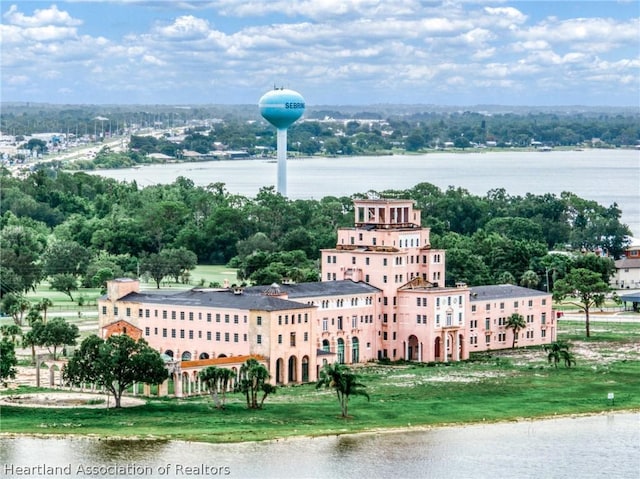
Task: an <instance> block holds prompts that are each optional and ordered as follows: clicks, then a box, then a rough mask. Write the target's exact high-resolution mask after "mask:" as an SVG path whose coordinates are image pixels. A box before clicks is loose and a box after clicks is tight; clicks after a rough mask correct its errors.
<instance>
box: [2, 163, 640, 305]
mask: <svg viewBox="0 0 640 479" xmlns="http://www.w3.org/2000/svg"><path fill="white" fill-rule="evenodd" d="M1 175H2V176H1V179H2V190H1V192H0V200H1V201H0V233H1V237H0V248H1V250H2V263H1V265H0V272H1V279H0V295H2V296H3V297H4V295H6V294H8V293H14V294H21V293H26V292H28V291H30V290H35V288H36V287H37V286H38V284H40V283H41V282H42V281H43V280H45V279H47V280H49V281H50V282H51V284H52V285H55V288H54V289H58V290H60V291H63V292H65V294H68V295H69V296H70V298H71V299H73V296H72V294H73V291H74V290H75V289H77V288H78V287H104V286H105V285H106V281H107V280H109V279H112V278H115V277H123V276H131V277H138V276H140V275H143V274H146V275H148V277H149V278H152V279H153V280H154V281H156V283H157V285H158V286H160V282H161V281H162V280H163V279H164V278H167V277H168V278H173V279H174V280H175V281H176V282H178V281H180V282H187V283H188V282H189V281H190V277H189V271H190V270H192V269H193V268H194V267H195V265H196V264H227V265H230V266H232V267H233V268H236V269H237V270H238V280H239V281H246V282H253V283H258V284H270V283H272V282H274V281H282V279H283V278H289V279H292V280H294V281H314V280H318V279H319V278H318V274H319V264H318V259H319V256H320V250H321V249H323V248H332V247H334V246H335V243H336V229H337V228H339V227H350V226H352V225H353V222H354V213H353V203H352V202H353V199H354V198H365V197H367V196H368V194H370V193H371V192H362V193H354V194H353V195H352V196H350V197H325V198H322V199H320V200H291V199H287V198H285V197H283V196H282V195H280V194H278V193H276V192H275V191H274V188H273V187H267V188H262V189H261V190H260V191H259V193H258V194H257V195H256V197H255V198H247V197H244V196H240V195H235V194H231V193H229V192H228V191H227V190H226V189H225V186H224V184H222V183H213V184H210V185H208V186H205V187H199V186H195V185H194V183H193V182H192V181H191V180H189V179H186V178H183V177H179V178H177V179H176V180H175V181H174V182H173V183H172V184H168V185H153V186H148V187H144V188H140V187H138V185H137V184H136V183H135V181H133V182H119V181H116V180H113V179H108V178H102V177H100V176H95V175H88V174H85V173H68V172H64V171H60V170H55V169H47V168H41V169H38V170H37V171H34V172H32V173H31V174H29V175H28V176H27V177H26V178H15V177H12V176H10V175H9V173H8V171H6V170H2V172H1ZM375 193H376V194H378V195H380V196H381V197H385V198H406V199H412V200H415V202H416V207H417V208H419V209H421V210H422V223H423V226H426V227H430V228H431V240H432V246H433V247H435V248H443V249H446V250H447V278H446V284H447V285H453V284H455V283H456V282H458V281H464V282H466V283H467V284H469V285H479V284H498V283H504V282H511V283H521V282H524V283H526V285H527V286H528V287H532V288H540V289H545V288H549V290H551V289H552V288H551V286H552V282H553V281H554V280H557V279H560V278H562V277H563V276H564V275H566V274H567V273H568V271H569V269H570V265H569V260H568V259H567V258H568V257H567V256H566V255H557V254H549V252H550V251H552V250H562V251H567V250H569V251H573V252H593V251H600V252H604V253H606V254H607V255H608V256H609V257H611V258H618V257H620V255H621V254H622V252H623V251H624V249H625V246H626V245H627V243H628V237H629V236H630V234H631V233H630V231H629V229H628V227H627V226H626V225H624V224H622V223H621V222H620V218H621V211H620V209H619V208H618V207H617V205H616V204H612V205H610V206H602V205H599V204H598V203H596V202H594V201H590V200H585V199H582V198H579V197H578V196H576V195H574V194H572V193H569V192H565V193H562V194H561V195H559V196H557V195H554V194H543V195H533V194H526V195H524V196H512V195H509V194H508V193H507V192H506V191H505V190H503V189H498V190H491V191H489V192H488V193H487V194H486V195H484V196H477V195H473V194H471V193H469V192H468V191H467V190H465V189H462V188H455V187H449V188H448V189H446V190H442V189H440V188H438V187H436V186H434V185H432V184H429V183H420V184H418V185H416V186H414V187H413V188H410V189H407V190H386V191H381V192H375ZM572 261H573V260H572ZM612 268H613V265H612V263H611V265H610V266H609V269H610V271H613V269H612Z"/></svg>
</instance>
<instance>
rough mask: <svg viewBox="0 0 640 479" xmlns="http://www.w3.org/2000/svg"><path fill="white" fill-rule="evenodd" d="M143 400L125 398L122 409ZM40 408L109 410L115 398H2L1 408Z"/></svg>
mask: <svg viewBox="0 0 640 479" xmlns="http://www.w3.org/2000/svg"><path fill="white" fill-rule="evenodd" d="M145 403H146V401H145V400H144V399H141V398H134V397H130V396H123V397H122V398H121V401H120V404H121V406H122V407H134V406H141V405H143V404H145ZM3 405H4V406H19V407H38V408H77V407H82V408H107V407H113V406H114V405H115V401H114V399H113V396H110V395H107V394H92V393H79V392H59V393H58V392H47V393H31V394H10V395H4V396H0V406H3Z"/></svg>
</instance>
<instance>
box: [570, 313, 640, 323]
mask: <svg viewBox="0 0 640 479" xmlns="http://www.w3.org/2000/svg"><path fill="white" fill-rule="evenodd" d="M562 320H566V321H584V320H585V314H584V313H564V314H563V315H562V317H560V318H558V321H562ZM589 322H603V323H635V322H640V313H631V312H630V311H616V312H611V313H600V312H593V311H592V312H591V313H590V314H589Z"/></svg>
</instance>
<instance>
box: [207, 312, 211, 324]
mask: <svg viewBox="0 0 640 479" xmlns="http://www.w3.org/2000/svg"><path fill="white" fill-rule="evenodd" d="M210 322H211V313H207V323H210Z"/></svg>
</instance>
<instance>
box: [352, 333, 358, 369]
mask: <svg viewBox="0 0 640 479" xmlns="http://www.w3.org/2000/svg"><path fill="white" fill-rule="evenodd" d="M351 362H352V363H357V362H360V341H359V340H358V338H353V339H352V340H351Z"/></svg>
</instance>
